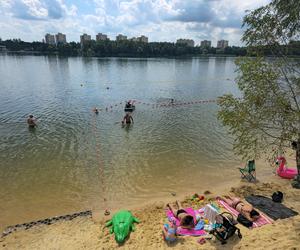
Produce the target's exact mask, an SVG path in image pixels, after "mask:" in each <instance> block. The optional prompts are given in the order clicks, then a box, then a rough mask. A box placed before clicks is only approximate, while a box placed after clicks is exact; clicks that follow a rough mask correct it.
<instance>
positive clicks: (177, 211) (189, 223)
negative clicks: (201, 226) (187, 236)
mask: <svg viewBox="0 0 300 250" xmlns="http://www.w3.org/2000/svg"><path fill="white" fill-rule="evenodd" d="M176 205H177V208H176V207H175V206H173V205H170V204H167V207H168V208H169V209H170V210H171V211H172V213H173V214H174V217H176V218H177V219H178V220H179V221H180V227H181V228H186V229H192V228H194V227H195V223H194V217H193V216H192V215H190V214H188V213H187V212H186V211H185V210H184V209H183V208H182V206H181V204H180V203H179V202H178V201H176Z"/></svg>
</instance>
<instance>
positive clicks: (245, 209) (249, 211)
mask: <svg viewBox="0 0 300 250" xmlns="http://www.w3.org/2000/svg"><path fill="white" fill-rule="evenodd" d="M219 198H220V199H222V200H223V201H225V202H226V203H227V204H228V205H229V206H231V207H233V208H234V209H235V210H236V211H238V212H239V213H241V214H242V215H244V217H246V218H247V219H248V220H249V221H252V222H253V221H256V220H257V219H259V217H260V214H259V213H258V212H257V211H256V210H255V209H254V208H253V206H252V205H251V204H248V203H244V202H243V201H241V200H240V199H239V198H237V197H230V196H225V197H224V198H223V197H222V198H221V197H219Z"/></svg>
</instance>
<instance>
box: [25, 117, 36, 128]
mask: <svg viewBox="0 0 300 250" xmlns="http://www.w3.org/2000/svg"><path fill="white" fill-rule="evenodd" d="M27 124H28V126H29V127H30V128H34V127H36V126H37V124H36V118H34V117H33V115H29V117H28V119H27Z"/></svg>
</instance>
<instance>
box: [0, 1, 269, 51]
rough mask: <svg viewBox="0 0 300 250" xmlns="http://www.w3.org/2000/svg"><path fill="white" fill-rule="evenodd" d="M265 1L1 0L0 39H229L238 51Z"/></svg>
mask: <svg viewBox="0 0 300 250" xmlns="http://www.w3.org/2000/svg"><path fill="white" fill-rule="evenodd" d="M269 2H270V0H262V1H258V0H245V1H243V2H242V3H241V2H240V1H238V0H231V1H229V0H194V1H190V0H186V1H184V2H180V1H179V0H90V1H84V0H78V1H75V0H52V1H51V0H30V1H27V0H3V1H1V2H0V37H1V38H2V39H3V40H6V39H10V38H11V39H18V38H20V39H21V40H23V41H28V42H32V41H41V40H42V38H43V37H44V36H45V34H46V33H50V34H56V33H59V32H61V33H64V34H67V37H68V39H67V40H68V42H70V41H74V42H79V41H80V35H82V34H83V33H87V34H89V35H91V36H92V37H95V36H96V35H97V34H98V33H103V34H106V35H107V36H108V38H110V39H111V40H113V38H115V36H116V35H117V34H125V35H127V36H128V37H137V36H140V35H141V34H143V35H145V36H147V37H148V38H149V42H154V41H156V42H176V40H177V39H179V38H183V39H192V40H194V41H195V44H200V42H201V41H203V40H210V41H211V42H212V44H217V41H219V40H228V41H230V44H231V45H236V46H242V43H241V41H240V39H241V36H242V33H243V30H242V29H241V25H242V18H243V16H244V15H245V11H246V10H252V9H255V8H258V7H260V6H262V5H264V4H267V3H269Z"/></svg>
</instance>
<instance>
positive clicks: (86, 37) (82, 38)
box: [80, 34, 92, 44]
mask: <svg viewBox="0 0 300 250" xmlns="http://www.w3.org/2000/svg"><path fill="white" fill-rule="evenodd" d="M91 40H92V38H91V36H90V35H88V34H83V35H81V36H80V43H81V44H84V43H85V42H88V41H91Z"/></svg>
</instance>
